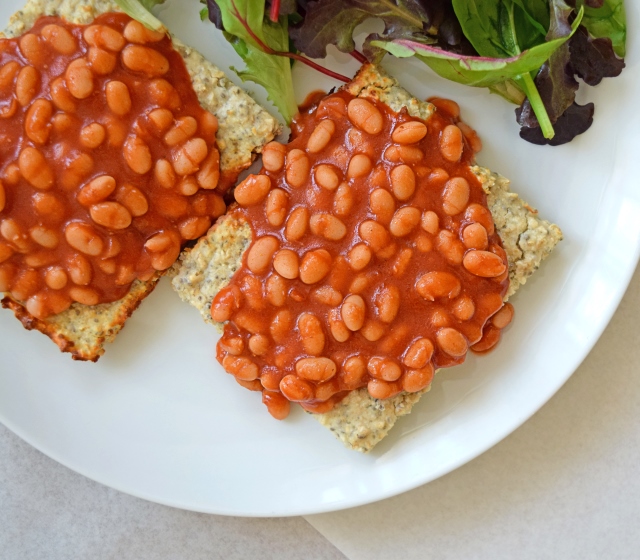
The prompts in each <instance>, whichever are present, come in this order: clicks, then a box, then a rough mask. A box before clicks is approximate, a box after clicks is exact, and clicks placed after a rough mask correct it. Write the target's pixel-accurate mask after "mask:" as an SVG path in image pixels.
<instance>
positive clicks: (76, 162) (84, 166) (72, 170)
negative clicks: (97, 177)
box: [60, 153, 94, 191]
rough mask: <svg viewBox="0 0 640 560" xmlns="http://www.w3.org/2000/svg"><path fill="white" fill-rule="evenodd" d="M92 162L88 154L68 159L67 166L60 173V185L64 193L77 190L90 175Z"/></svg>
mask: <svg viewBox="0 0 640 560" xmlns="http://www.w3.org/2000/svg"><path fill="white" fill-rule="evenodd" d="M93 167H94V160H93V158H92V157H91V156H90V155H89V154H82V153H81V154H76V155H73V156H71V157H70V158H69V160H68V161H67V166H66V168H65V169H64V171H63V172H62V177H61V178H60V184H61V185H62V188H63V189H64V190H66V191H72V190H74V189H77V188H78V187H79V186H80V185H81V184H82V182H83V181H84V180H85V179H86V178H87V176H88V175H90V174H91V172H92V171H93Z"/></svg>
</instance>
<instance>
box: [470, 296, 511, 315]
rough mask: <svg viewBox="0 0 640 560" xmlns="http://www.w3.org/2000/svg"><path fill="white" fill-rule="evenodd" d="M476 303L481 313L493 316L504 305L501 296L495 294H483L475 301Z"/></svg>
mask: <svg viewBox="0 0 640 560" xmlns="http://www.w3.org/2000/svg"><path fill="white" fill-rule="evenodd" d="M476 303H477V307H478V309H481V310H482V312H483V313H486V314H487V315H493V314H494V313H497V312H498V311H499V310H500V309H502V306H503V305H504V302H503V301H502V296H501V295H500V294H498V293H495V292H494V293H488V294H484V295H483V296H481V297H480V298H479V299H478V300H477V302H476Z"/></svg>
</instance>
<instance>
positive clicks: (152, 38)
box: [124, 20, 166, 44]
mask: <svg viewBox="0 0 640 560" xmlns="http://www.w3.org/2000/svg"><path fill="white" fill-rule="evenodd" d="M165 36H166V32H164V31H154V30H153V29H149V28H148V27H146V26H145V25H143V24H142V23H140V22H139V21H136V20H133V21H130V22H129V23H127V25H126V27H125V28H124V38H125V39H126V40H127V41H129V42H130V43H139V44H145V43H157V42H158V41H162V39H164V38H165Z"/></svg>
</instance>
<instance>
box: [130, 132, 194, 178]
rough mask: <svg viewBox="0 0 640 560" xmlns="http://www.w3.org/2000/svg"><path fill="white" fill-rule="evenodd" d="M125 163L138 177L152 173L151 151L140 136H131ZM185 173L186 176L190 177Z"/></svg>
mask: <svg viewBox="0 0 640 560" xmlns="http://www.w3.org/2000/svg"><path fill="white" fill-rule="evenodd" d="M123 155H124V161H125V162H126V163H127V165H128V166H129V169H131V171H133V172H134V173H137V174H138V175H144V174H146V173H148V172H149V171H151V168H152V167H153V158H152V156H151V150H150V149H149V146H148V145H147V144H146V142H145V141H144V140H143V139H142V138H140V137H139V136H133V135H131V136H129V138H127V141H126V142H125V143H124V148H123ZM176 171H177V170H176ZM188 174H189V173H185V174H184V175H188Z"/></svg>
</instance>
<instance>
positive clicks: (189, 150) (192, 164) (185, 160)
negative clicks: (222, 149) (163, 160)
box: [173, 138, 209, 175]
mask: <svg viewBox="0 0 640 560" xmlns="http://www.w3.org/2000/svg"><path fill="white" fill-rule="evenodd" d="M208 153H209V148H208V147H207V143H206V142H205V141H204V140H203V139H202V138H192V139H191V140H187V142H185V143H184V144H183V145H182V147H181V148H179V149H178V150H176V152H174V154H173V167H174V169H175V170H176V173H177V174H178V175H191V174H192V173H196V172H197V171H198V169H199V168H200V164H201V163H202V162H203V161H204V160H205V158H206V157H207V155H208Z"/></svg>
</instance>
